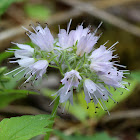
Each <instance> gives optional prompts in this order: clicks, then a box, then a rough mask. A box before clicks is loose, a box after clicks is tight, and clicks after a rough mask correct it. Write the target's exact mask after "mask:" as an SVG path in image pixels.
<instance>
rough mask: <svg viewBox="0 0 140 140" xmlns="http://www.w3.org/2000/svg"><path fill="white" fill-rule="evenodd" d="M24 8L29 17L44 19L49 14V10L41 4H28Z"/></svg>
mask: <svg viewBox="0 0 140 140" xmlns="http://www.w3.org/2000/svg"><path fill="white" fill-rule="evenodd" d="M24 8H25V12H26V13H27V15H28V16H29V17H30V18H34V19H38V20H46V19H47V18H48V17H49V16H50V15H51V11H50V10H49V9H48V8H47V7H45V6H43V5H35V4H28V5H25V7H24Z"/></svg>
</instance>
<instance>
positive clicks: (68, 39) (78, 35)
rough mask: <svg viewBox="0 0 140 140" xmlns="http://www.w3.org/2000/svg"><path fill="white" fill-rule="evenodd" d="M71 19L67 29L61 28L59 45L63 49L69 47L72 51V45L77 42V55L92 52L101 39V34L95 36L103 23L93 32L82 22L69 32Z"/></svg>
mask: <svg viewBox="0 0 140 140" xmlns="http://www.w3.org/2000/svg"><path fill="white" fill-rule="evenodd" d="M71 21H72V20H70V22H69V24H68V26H67V31H66V30H65V29H59V34H58V42H57V45H58V46H60V47H61V48H62V49H67V48H69V49H68V50H69V51H71V50H72V49H71V48H70V47H73V45H75V44H76V42H77V51H76V54H77V55H79V56H83V54H84V53H87V54H88V53H90V52H91V50H92V49H93V46H94V45H95V44H96V43H97V41H98V39H99V36H95V34H96V32H97V29H98V28H99V27H100V26H101V24H102V23H101V24H100V25H99V26H98V28H97V29H96V30H95V31H94V32H93V33H90V28H83V25H82V24H81V25H79V26H78V27H77V28H76V30H71V31H70V32H69V29H70V24H71Z"/></svg>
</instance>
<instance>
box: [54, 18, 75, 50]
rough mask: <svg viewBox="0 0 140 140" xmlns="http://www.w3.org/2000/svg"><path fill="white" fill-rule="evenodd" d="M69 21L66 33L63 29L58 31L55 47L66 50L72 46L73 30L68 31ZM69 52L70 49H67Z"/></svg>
mask: <svg viewBox="0 0 140 140" xmlns="http://www.w3.org/2000/svg"><path fill="white" fill-rule="evenodd" d="M71 21H72V20H70V22H69V24H68V26H67V31H66V30H65V29H59V34H58V42H57V45H58V46H60V49H63V50H64V49H67V48H69V47H72V46H73V45H74V32H75V31H74V30H72V31H70V32H69V30H70V25H71ZM69 50H71V49H69Z"/></svg>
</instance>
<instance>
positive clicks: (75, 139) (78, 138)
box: [54, 130, 116, 140]
mask: <svg viewBox="0 0 140 140" xmlns="http://www.w3.org/2000/svg"><path fill="white" fill-rule="evenodd" d="M54 134H55V135H57V136H58V137H59V138H61V139H63V140H116V138H112V137H110V136H109V135H108V134H107V133H104V132H102V133H96V134H94V135H92V136H82V135H75V136H66V135H65V134H63V133H62V132H60V131H58V130H57V131H56V130H55V131H54Z"/></svg>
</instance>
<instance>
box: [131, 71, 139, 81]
mask: <svg viewBox="0 0 140 140" xmlns="http://www.w3.org/2000/svg"><path fill="white" fill-rule="evenodd" d="M130 77H132V78H133V79H135V80H137V81H138V82H140V71H132V72H131V75H130Z"/></svg>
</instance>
